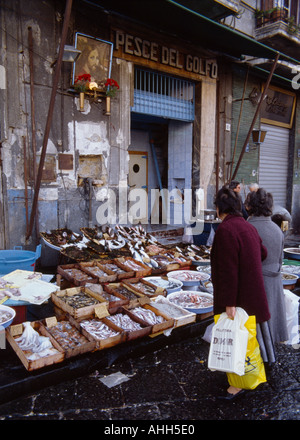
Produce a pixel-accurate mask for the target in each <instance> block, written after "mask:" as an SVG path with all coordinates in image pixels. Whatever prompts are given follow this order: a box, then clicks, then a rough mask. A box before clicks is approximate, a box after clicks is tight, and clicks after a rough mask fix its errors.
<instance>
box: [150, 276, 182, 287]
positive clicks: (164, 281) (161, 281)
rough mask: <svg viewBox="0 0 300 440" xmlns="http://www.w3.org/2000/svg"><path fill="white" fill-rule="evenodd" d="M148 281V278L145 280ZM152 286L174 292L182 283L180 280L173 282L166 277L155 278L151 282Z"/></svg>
mask: <svg viewBox="0 0 300 440" xmlns="http://www.w3.org/2000/svg"><path fill="white" fill-rule="evenodd" d="M144 279H145V280H147V278H144ZM149 281H150V282H151V283H152V284H155V285H156V286H157V287H161V288H162V289H167V290H172V289H176V288H178V287H180V286H181V282H180V281H179V280H178V281H176V280H172V279H170V278H164V277H155V278H150V280H149Z"/></svg>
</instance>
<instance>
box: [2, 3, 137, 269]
mask: <svg viewBox="0 0 300 440" xmlns="http://www.w3.org/2000/svg"><path fill="white" fill-rule="evenodd" d="M9 6H10V7H9V8H5V7H4V8H3V10H2V11H1V24H2V27H3V32H2V33H1V42H2V49H1V52H0V73H1V72H2V74H1V80H0V93H1V98H2V99H1V116H0V128H1V141H2V148H1V156H2V161H3V167H2V177H3V179H2V180H3V182H4V185H3V188H4V189H3V191H2V194H1V199H0V202H1V203H0V205H1V207H2V206H4V201H5V200H6V204H7V207H8V209H7V213H6V220H7V225H8V228H7V231H6V235H7V245H6V246H7V248H12V247H13V246H15V245H23V246H25V247H26V248H28V249H35V247H36V244H37V242H38V241H39V237H37V236H36V234H38V233H39V231H46V230H49V229H56V228H60V227H69V228H70V229H73V230H74V231H76V232H79V230H80V228H81V227H84V226H88V225H89V222H90V221H92V223H93V224H96V223H97V221H96V212H97V209H98V207H99V206H100V205H101V204H102V203H104V202H105V201H106V200H107V197H108V188H109V187H110V186H112V187H115V188H119V187H120V185H121V186H122V185H123V186H124V187H125V188H127V172H128V153H127V150H128V145H129V140H130V102H131V93H132V88H131V75H132V64H131V63H127V62H123V61H119V60H114V62H113V69H112V77H113V78H114V79H116V80H117V81H118V83H119V85H120V91H119V92H118V95H117V97H116V98H114V99H113V100H112V116H110V117H108V116H106V115H105V114H104V109H105V99H103V98H102V99H99V100H98V101H97V102H90V101H89V100H88V99H86V100H85V108H84V112H80V111H79V103H78V98H77V97H76V96H75V97H74V95H72V94H70V93H68V89H69V87H70V82H71V77H72V67H73V65H72V64H71V63H63V65H62V70H61V78H60V82H59V87H58V90H57V94H56V97H55V105H54V112H53V119H52V122H51V128H50V134H49V140H48V145H47V150H46V158H47V157H50V158H52V159H51V161H50V162H49V163H50V166H52V164H54V168H53V169H50V171H51V172H52V174H51V173H50V174H51V175H53V176H55V178H54V179H52V180H51V178H50V179H49V178H48V179H47V180H45V179H43V180H42V182H41V187H40V191H39V199H38V210H37V215H38V228H37V230H36V228H35V225H34V228H33V232H32V236H31V237H30V239H29V240H28V241H27V242H26V241H25V238H26V223H27V222H28V219H29V218H30V214H31V204H32V200H33V195H34V188H33V185H30V182H28V184H27V195H28V198H27V200H25V188H26V185H25V180H24V171H25V167H24V165H25V160H24V139H25V140H26V149H27V157H26V163H27V164H28V168H29V169H31V174H32V168H33V154H34V151H33V140H35V143H36V152H35V154H36V157H37V169H38V164H39V159H40V155H41V153H42V145H43V139H44V133H45V128H46V120H47V115H48V111H49V103H50V97H51V88H52V83H53V77H54V72H55V70H54V69H55V59H56V57H57V53H58V48H59V43H60V37H61V30H62V24H63V13H64V7H65V4H64V2H62V4H60V2H59V3H57V2H54V1H52V0H46V1H44V2H40V1H38V0H28V1H27V2H19V1H17V0H12V1H11V2H10V5H9ZM77 6H79V5H77ZM97 14H98V15H97ZM105 21H107V17H106V15H105V14H104V15H102V16H101V12H99V11H97V13H96V14H95V16H93V17H92V19H91V17H89V20H88V21H87V20H86V17H85V15H84V14H80V12H79V11H77V8H76V6H75V5H74V8H73V10H72V16H71V20H70V25H69V35H68V41H67V43H66V44H73V37H74V35H75V32H77V31H81V32H83V33H87V34H89V35H94V36H97V37H99V38H103V39H106V40H108V39H109V37H108V34H107V29H109V28H108V26H107V23H105ZM99 23H100V24H101V26H100V25H99ZM99 26H100V27H99ZM29 27H31V29H32V36H33V64H34V69H33V72H32V73H33V77H34V89H33V98H34V105H35V108H34V110H35V112H34V113H33V109H32V107H31V90H30V65H29V51H28V32H29V31H28V28H29ZM99 29H100V31H99ZM99 32H100V34H99ZM2 110H3V111H2ZM31 118H34V122H35V130H36V131H35V138H34V139H33V134H32V119H31ZM63 154H68V155H72V157H73V167H72V169H60V168H59V161H58V159H59V155H63ZM89 156H90V157H91V156H94V157H95V158H96V160H97V158H98V157H99V163H100V162H101V167H102V174H101V175H100V176H96V177H97V179H96V181H97V182H96V184H95V185H93V187H92V191H91V194H88V193H87V188H86V186H84V185H83V186H80V185H78V171H79V167H80V161H81V160H84V157H89ZM82 158H83V159H82ZM47 166H49V164H48V165H47ZM29 169H28V170H27V172H28V173H29ZM48 171H49V170H48ZM120 182H121V184H120ZM1 188H2V185H1ZM2 199H3V200H2ZM90 199H91V201H92V216H91V218H90V217H89V201H90ZM26 202H27V203H26ZM26 216H27V220H26ZM1 233H2V236H1V237H0V243H1V242H3V241H4V240H3V234H4V232H3V228H2V229H1V230H0V234H1ZM43 246H44V245H43ZM48 254H49V255H50V254H51V252H49V249H48V248H47V255H48ZM50 259H51V258H50ZM54 259H55V256H54ZM45 260H46V256H45V252H42V262H43V264H47V263H48V262H46V261H45ZM50 264H51V263H50Z"/></svg>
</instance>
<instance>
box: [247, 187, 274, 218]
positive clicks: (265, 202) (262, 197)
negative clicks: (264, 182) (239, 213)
mask: <svg viewBox="0 0 300 440" xmlns="http://www.w3.org/2000/svg"><path fill="white" fill-rule="evenodd" d="M245 205H246V209H247V211H248V214H249V215H254V216H257V217H260V216H264V217H269V216H270V215H272V212H273V196H272V194H271V193H269V192H267V191H265V190H264V189H263V188H259V189H258V190H257V191H252V192H250V193H249V194H248V195H247V198H246V201H245Z"/></svg>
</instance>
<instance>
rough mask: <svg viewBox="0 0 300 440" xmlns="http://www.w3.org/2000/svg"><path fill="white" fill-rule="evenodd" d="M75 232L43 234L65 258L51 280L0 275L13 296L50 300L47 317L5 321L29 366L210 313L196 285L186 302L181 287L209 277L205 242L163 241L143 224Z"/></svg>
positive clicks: (102, 347) (45, 364)
mask: <svg viewBox="0 0 300 440" xmlns="http://www.w3.org/2000/svg"><path fill="white" fill-rule="evenodd" d="M80 231H81V233H82V234H83V235H80V234H75V233H73V232H72V231H71V230H67V229H63V230H57V231H50V232H47V233H42V234H41V236H42V238H43V240H44V242H45V243H47V245H48V246H49V247H50V248H55V249H56V250H57V251H59V252H60V253H61V256H62V260H64V263H65V264H60V265H58V266H57V273H56V285H53V284H51V283H43V281H41V276H42V274H41V273H39V272H34V273H31V278H30V282H29V277H28V276H27V274H24V273H23V274H20V273H15V274H9V275H8V276H6V278H5V279H4V282H5V284H4V285H3V288H5V289H10V298H11V299H16V297H17V296H18V299H19V300H21V299H22V300H28V301H30V302H33V303H35V304H42V303H43V302H44V301H48V300H49V301H50V302H51V304H52V306H53V313H51V314H50V315H49V316H47V317H46V318H43V319H38V320H35V321H26V320H24V321H23V322H21V323H19V324H17V325H14V323H12V324H10V326H9V327H7V328H6V335H7V340H8V342H9V343H10V345H11V347H12V348H13V349H14V351H15V353H16V355H17V356H18V357H19V359H20V361H21V362H22V364H23V365H24V366H25V368H26V369H27V370H28V371H34V370H39V369H40V368H45V367H49V366H50V365H53V364H60V363H62V362H65V361H66V360H69V359H73V358H74V357H77V356H79V355H83V354H87V353H94V352H98V351H102V350H107V349H111V348H112V347H118V346H119V345H124V344H126V343H129V342H131V343H134V342H135V341H138V340H140V339H145V338H146V339H147V338H149V337H151V338H153V337H156V336H157V335H159V334H166V335H170V334H171V333H172V332H173V331H174V329H177V328H179V327H180V328H181V327H184V326H186V325H189V324H191V323H195V322H196V321H197V320H205V319H206V317H210V316H212V313H209V312H212V307H210V308H208V306H207V304H204V301H205V298H206V299H207V297H206V296H205V295H206V294H203V295H201V294H200V292H194V293H193V296H192V297H191V298H190V300H191V301H192V302H193V304H192V306H191V304H189V303H188V302H187V301H186V298H187V296H188V295H189V292H186V291H184V289H186V288H187V287H190V286H193V290H194V289H195V290H197V287H198V286H202V287H203V284H202V282H204V281H207V280H208V279H209V278H210V275H209V274H208V273H205V272H199V271H198V270H197V269H198V268H199V267H203V268H204V267H208V265H207V262H208V261H209V256H210V249H209V248H205V247H204V246H201V247H197V246H194V245H191V244H184V243H178V245H174V244H173V243H172V244H171V245H170V246H166V245H164V244H162V243H160V242H159V241H158V240H157V239H156V238H155V237H154V236H153V235H151V234H149V233H147V232H146V231H145V230H144V229H143V228H142V227H140V226H139V227H132V228H125V227H121V226H117V227H116V228H115V229H114V230H113V229H112V228H106V229H104V230H103V228H100V227H95V228H81V229H80ZM200 261H202V263H203V266H202V265H200ZM194 262H195V264H193V263H194ZM22 276H23V277H22ZM40 283H43V284H42V285H40ZM37 286H39V296H37V295H35V292H36V291H37V289H38V287H37ZM13 289H16V290H13ZM174 295H176V296H174ZM200 299H202V301H203V304H202V305H200ZM196 300H197V301H196ZM200 308H201V312H199V309H200ZM45 338H46V339H45Z"/></svg>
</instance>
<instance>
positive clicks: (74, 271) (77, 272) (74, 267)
mask: <svg viewBox="0 0 300 440" xmlns="http://www.w3.org/2000/svg"><path fill="white" fill-rule="evenodd" d="M57 272H58V273H59V274H60V275H61V276H62V277H63V278H65V279H66V280H67V281H69V282H70V283H71V284H73V285H75V286H84V285H85V284H87V283H97V282H98V278H97V277H96V276H95V275H92V274H88V273H86V271H84V270H82V268H81V267H80V266H79V264H65V265H64V266H58V267H57Z"/></svg>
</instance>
